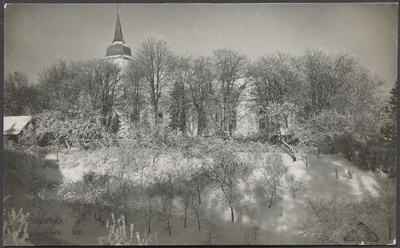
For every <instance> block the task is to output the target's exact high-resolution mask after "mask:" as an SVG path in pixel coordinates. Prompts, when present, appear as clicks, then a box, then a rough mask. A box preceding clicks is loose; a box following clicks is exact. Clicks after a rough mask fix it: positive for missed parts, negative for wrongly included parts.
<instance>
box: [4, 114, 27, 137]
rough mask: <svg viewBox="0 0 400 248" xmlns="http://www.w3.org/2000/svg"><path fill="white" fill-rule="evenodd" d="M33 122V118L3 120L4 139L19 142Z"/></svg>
mask: <svg viewBox="0 0 400 248" xmlns="http://www.w3.org/2000/svg"><path fill="white" fill-rule="evenodd" d="M31 120H32V117H31V116H5V117H4V118H3V135H4V137H7V138H8V139H10V140H13V141H15V142H18V141H19V139H20V137H21V135H22V133H23V131H24V129H25V128H26V127H27V126H28V123H29V122H30V121H31Z"/></svg>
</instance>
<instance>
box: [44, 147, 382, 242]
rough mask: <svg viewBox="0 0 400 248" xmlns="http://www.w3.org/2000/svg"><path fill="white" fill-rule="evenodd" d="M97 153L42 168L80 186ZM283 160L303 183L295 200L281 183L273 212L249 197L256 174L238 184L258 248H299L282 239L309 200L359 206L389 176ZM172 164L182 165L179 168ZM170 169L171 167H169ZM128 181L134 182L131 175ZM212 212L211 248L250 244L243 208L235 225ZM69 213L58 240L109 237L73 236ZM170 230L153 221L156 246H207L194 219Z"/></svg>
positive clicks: (331, 160)
mask: <svg viewBox="0 0 400 248" xmlns="http://www.w3.org/2000/svg"><path fill="white" fill-rule="evenodd" d="M96 153H97V152H93V153H90V154H88V153H86V152H83V151H72V152H71V153H69V154H65V153H62V154H60V157H59V165H60V167H59V169H53V168H46V176H47V177H48V178H49V179H51V180H53V181H58V182H61V181H63V182H72V181H79V180H80V179H81V178H82V177H83V175H84V173H85V172H88V171H90V169H94V168H90V166H88V164H87V163H86V162H87V161H92V162H93V160H94V158H96V157H97V159H98V160H100V159H101V158H100V157H99V154H96ZM245 156H246V155H245ZM281 156H282V158H283V161H284V164H285V165H286V166H288V174H293V175H294V176H295V177H296V178H300V179H302V180H303V183H304V186H303V187H302V188H301V189H300V190H299V192H298V193H297V194H296V198H293V197H292V194H291V192H290V191H289V190H288V189H286V188H285V187H284V185H285V179H284V178H282V179H281V181H282V186H283V187H281V190H280V192H279V195H280V199H279V200H277V201H276V202H274V204H273V205H272V206H271V208H268V204H266V203H264V202H263V201H262V199H259V197H257V196H256V195H254V194H249V190H250V192H251V188H252V187H253V186H254V183H253V182H254V180H255V179H257V178H258V177H259V176H260V175H259V170H255V171H254V172H253V174H252V175H251V176H250V177H249V180H248V182H247V186H246V185H245V184H244V183H242V184H241V187H240V188H241V190H242V191H243V193H244V195H245V197H244V198H243V200H242V206H245V205H246V204H248V203H249V204H250V205H254V206H256V208H257V210H256V212H257V218H255V220H256V221H259V228H260V230H259V231H258V233H257V242H256V243H257V244H290V243H297V242H298V241H296V240H293V239H292V238H290V237H289V236H288V235H286V234H285V230H289V229H290V228H293V227H295V226H298V225H299V224H301V223H303V222H304V221H305V220H306V210H305V208H304V206H305V201H306V199H307V198H310V197H311V198H312V197H314V198H315V197H326V196H336V197H346V198H348V199H350V200H351V201H360V200H361V199H362V195H363V193H365V192H366V191H368V192H370V193H371V195H372V196H378V194H379V191H380V190H381V185H382V183H384V181H386V180H387V176H386V175H385V174H383V173H380V172H376V173H372V172H364V171H360V170H359V169H357V168H356V167H354V166H352V165H351V163H349V162H348V161H347V160H345V159H344V158H343V157H342V156H341V155H320V157H319V158H316V157H313V158H311V159H310V161H309V163H310V164H309V166H308V167H306V166H305V165H304V163H303V162H302V161H296V162H293V161H292V160H291V158H290V157H289V156H288V155H286V154H284V153H282V154H281ZM46 158H47V159H49V160H54V159H55V155H54V154H49V155H47V157H46ZM183 160H184V159H183V158H181V160H179V158H177V157H176V155H175V156H164V157H162V158H161V159H160V161H159V163H158V166H157V169H156V170H153V171H156V172H158V173H160V172H161V171H165V170H169V169H174V170H176V171H179V170H181V169H182V168H183V167H180V166H185V164H186V163H185V162H183ZM110 161H111V162H110ZM110 161H109V162H108V163H107V164H106V165H105V166H102V171H103V172H106V171H109V170H110V169H112V168H113V166H112V165H113V163H112V159H110ZM171 161H172V162H173V163H171ZM174 161H175V162H174ZM176 161H180V162H178V163H177V162H176ZM92 164H93V163H92ZM94 164H95V163H94ZM172 164H174V166H171V165H172ZM99 168H100V167H98V166H96V170H97V171H99ZM335 168H339V169H340V171H341V172H340V173H339V178H338V179H336V176H335ZM349 168H350V169H351V170H353V171H354V173H353V175H352V178H351V179H350V178H347V177H344V176H343V175H344V172H345V171H346V170H348V169H349ZM127 176H128V175H127ZM131 176H132V178H135V176H134V175H131ZM284 177H285V176H284ZM246 190H247V191H246ZM205 192H206V193H205V195H206V196H203V197H204V199H207V204H208V206H210V205H211V202H212V199H215V198H218V197H220V194H221V193H220V192H219V190H218V188H216V187H213V186H209V187H208V189H207V190H206V191H205ZM175 207H176V208H177V209H178V207H179V206H178V203H177V202H176V203H175ZM134 211H135V210H131V212H132V216H133V217H132V218H131V220H133V221H134V222H135V228H136V229H135V230H137V231H140V232H141V233H142V232H145V230H146V227H145V225H144V224H145V223H143V221H142V220H140V219H139V218H138V217H137V216H135V213H134ZM215 211H216V212H217V213H218V214H217V215H216V216H214V217H215V218H216V220H218V221H216V224H217V227H215V228H214V229H213V230H212V231H213V235H214V236H213V237H212V241H213V244H246V243H248V244H250V243H251V242H252V241H251V238H250V236H251V232H252V231H251V230H252V229H251V228H252V226H251V225H250V218H249V216H248V212H247V213H246V211H245V208H243V211H240V210H238V209H235V212H236V215H237V216H238V217H237V219H236V221H235V223H231V222H230V211H229V209H228V208H227V207H226V206H224V205H222V204H220V203H219V204H217V205H216V206H215ZM67 212H68V208H67V207H65V208H64V210H63V217H62V219H63V220H65V221H63V223H62V224H59V225H58V226H57V230H60V231H61V233H62V239H64V240H66V241H68V242H71V243H75V244H92V245H95V244H98V241H97V238H98V237H100V236H104V235H106V234H107V230H106V228H105V226H103V225H102V224H101V223H100V222H97V221H94V220H92V221H89V222H88V223H86V224H85V225H84V226H82V235H79V236H77V235H73V234H72V233H71V230H72V226H73V225H74V221H73V218H72V217H71V216H70V215H68V214H67ZM102 215H103V219H110V218H111V216H110V213H108V214H107V213H103V214H102ZM128 222H129V220H128ZM364 222H366V223H367V222H368V221H367V220H365V221H364ZM367 225H368V226H369V228H370V229H372V230H374V232H376V233H378V235H386V232H385V231H384V230H383V228H382V227H381V226H379V225H380V224H379V223H373V222H371V223H369V222H368V224H367ZM171 226H172V227H173V228H172V235H171V236H169V235H168V233H167V232H166V230H164V229H163V227H161V226H159V224H158V223H157V221H154V224H153V229H152V232H157V243H158V244H207V237H208V236H207V235H208V233H207V231H206V230H202V231H200V232H199V231H198V230H197V224H196V221H195V219H194V218H193V217H191V218H189V220H188V222H187V228H183V216H182V215H181V214H179V213H177V214H176V215H175V216H174V217H173V218H172V220H171ZM253 244H254V243H253Z"/></svg>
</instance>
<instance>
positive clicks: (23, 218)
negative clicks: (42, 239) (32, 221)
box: [3, 208, 32, 246]
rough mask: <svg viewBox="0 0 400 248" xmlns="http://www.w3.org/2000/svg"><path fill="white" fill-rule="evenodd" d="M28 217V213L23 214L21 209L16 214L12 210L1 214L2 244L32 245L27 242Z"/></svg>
mask: <svg viewBox="0 0 400 248" xmlns="http://www.w3.org/2000/svg"><path fill="white" fill-rule="evenodd" d="M29 215H30V214H29V213H26V214H24V213H23V211H22V208H21V209H20V210H19V211H18V212H15V210H14V208H13V209H12V210H11V212H8V213H6V214H5V211H4V212H3V244H5V245H13V246H15V245H18V246H20V245H32V244H31V243H30V242H29V240H28V239H29V234H28V231H27V229H28V221H27V219H28V217H29Z"/></svg>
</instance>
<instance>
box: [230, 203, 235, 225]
mask: <svg viewBox="0 0 400 248" xmlns="http://www.w3.org/2000/svg"><path fill="white" fill-rule="evenodd" d="M230 208H231V222H235V212H234V211H233V207H232V206H230Z"/></svg>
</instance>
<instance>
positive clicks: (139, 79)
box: [123, 59, 146, 125]
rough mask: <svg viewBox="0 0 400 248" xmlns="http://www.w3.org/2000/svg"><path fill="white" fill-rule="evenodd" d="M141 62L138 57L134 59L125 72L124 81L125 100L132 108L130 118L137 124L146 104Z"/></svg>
mask: <svg viewBox="0 0 400 248" xmlns="http://www.w3.org/2000/svg"><path fill="white" fill-rule="evenodd" d="M139 65H140V63H139V61H138V60H137V59H136V60H134V61H132V62H131V63H130V64H129V66H128V70H127V72H126V73H125V75H123V76H124V78H125V79H126V80H125V81H124V83H125V87H124V88H125V90H124V95H125V100H126V103H127V104H128V106H129V107H128V109H130V110H131V115H130V119H131V121H132V122H133V123H134V124H135V125H139V124H140V119H141V113H142V110H143V107H144V105H145V103H146V102H145V95H144V90H145V89H144V73H143V71H142V70H141V69H140V66H139Z"/></svg>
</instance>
